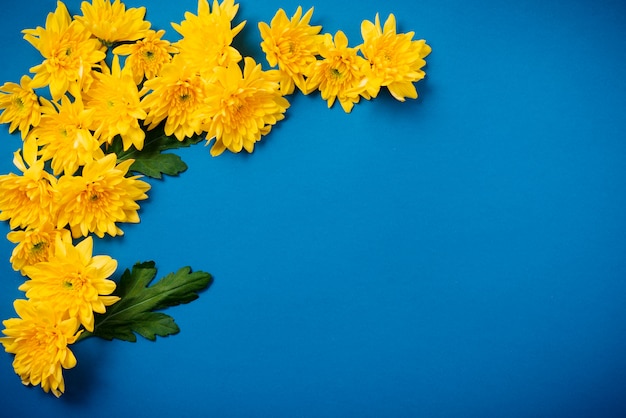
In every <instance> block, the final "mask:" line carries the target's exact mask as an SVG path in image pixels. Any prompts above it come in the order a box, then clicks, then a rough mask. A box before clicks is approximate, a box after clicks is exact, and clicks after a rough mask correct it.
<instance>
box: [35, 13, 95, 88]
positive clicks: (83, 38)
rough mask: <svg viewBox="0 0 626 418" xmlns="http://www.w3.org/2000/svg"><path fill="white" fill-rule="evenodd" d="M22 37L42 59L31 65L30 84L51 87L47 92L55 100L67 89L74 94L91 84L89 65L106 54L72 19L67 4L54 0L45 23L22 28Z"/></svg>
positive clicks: (36, 86) (37, 86)
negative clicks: (37, 51)
mask: <svg viewBox="0 0 626 418" xmlns="http://www.w3.org/2000/svg"><path fill="white" fill-rule="evenodd" d="M23 33H24V39H26V40H27V41H28V42H30V43H31V44H32V45H33V46H34V47H35V48H37V50H39V52H40V53H41V55H43V57H44V58H45V60H44V61H43V63H41V64H40V65H36V66H35V67H33V68H31V69H30V71H31V72H32V73H35V77H34V78H33V81H32V83H31V87H33V88H39V87H44V86H49V87H50V94H51V95H52V98H53V99H54V100H58V99H60V98H61V96H63V95H64V94H65V93H66V92H67V91H69V92H70V93H72V95H73V96H76V95H78V94H80V93H79V92H80V90H81V89H82V90H87V89H88V88H89V85H90V84H91V81H92V77H91V72H92V68H98V63H99V62H100V61H102V60H103V59H104V57H105V53H104V52H103V51H104V49H103V48H104V47H103V46H102V45H101V44H100V42H99V41H98V40H97V39H94V38H92V37H91V33H90V32H89V31H87V30H86V29H85V27H84V26H83V25H82V24H80V23H79V22H77V21H72V18H71V17H70V14H69V12H68V11H67V8H66V7H65V5H64V4H63V3H62V2H60V1H59V2H57V8H56V11H55V12H54V13H49V14H48V18H47V19H46V27H45V28H42V27H37V28H36V29H25V30H24V31H23Z"/></svg>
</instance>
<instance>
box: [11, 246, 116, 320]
mask: <svg viewBox="0 0 626 418" xmlns="http://www.w3.org/2000/svg"><path fill="white" fill-rule="evenodd" d="M92 252H93V239H92V238H91V237H87V238H85V239H84V240H82V241H81V242H79V243H78V244H76V246H73V245H72V243H71V242H64V241H63V240H61V238H57V240H56V241H55V252H54V256H52V257H51V258H50V259H49V260H48V261H43V262H41V263H37V264H35V265H33V266H26V267H24V272H25V273H26V275H27V276H28V277H30V280H27V281H25V282H24V283H23V284H22V285H21V286H20V287H19V289H20V290H22V291H24V292H26V297H27V298H29V299H30V300H32V301H33V302H45V303H47V304H50V305H51V306H52V307H53V308H54V309H55V310H57V311H59V312H60V313H61V314H66V315H67V316H69V317H70V318H78V320H79V321H80V323H81V324H82V325H83V326H84V327H85V329H86V330H87V331H90V332H91V331H93V327H94V316H93V313H94V312H97V313H104V312H106V307H107V306H110V305H112V304H114V303H115V302H117V301H118V300H119V298H118V297H117V296H109V295H110V294H111V293H112V292H113V291H114V290H115V282H114V281H112V280H108V277H109V276H111V275H112V274H113V273H114V272H115V269H116V268H117V261H115V260H114V259H112V258H111V257H109V256H108V255H96V256H92Z"/></svg>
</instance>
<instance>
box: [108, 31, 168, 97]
mask: <svg viewBox="0 0 626 418" xmlns="http://www.w3.org/2000/svg"><path fill="white" fill-rule="evenodd" d="M163 35H165V31H164V30H160V31H158V32H155V31H153V30H149V31H148V32H147V33H146V36H145V37H144V38H143V39H139V40H138V41H137V42H135V43H134V44H125V45H120V46H117V47H115V48H114V49H113V53H114V54H119V55H128V57H127V58H126V61H125V62H124V67H130V68H131V70H132V72H133V78H134V80H135V84H137V85H139V84H140V83H141V82H142V81H143V79H144V77H145V78H147V79H148V80H150V79H151V78H154V77H156V76H157V75H159V73H160V72H161V68H162V67H163V66H164V65H165V64H167V63H168V62H170V61H171V60H172V55H171V54H175V53H177V52H178V49H177V48H175V47H173V46H172V45H171V44H170V42H169V41H167V40H165V39H161V38H162V37H163Z"/></svg>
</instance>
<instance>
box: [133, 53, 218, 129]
mask: <svg viewBox="0 0 626 418" xmlns="http://www.w3.org/2000/svg"><path fill="white" fill-rule="evenodd" d="M179 57H180V55H177V56H176V57H175V58H174V59H173V60H172V62H171V63H169V64H167V65H165V66H164V67H163V69H162V70H161V74H160V75H159V76H158V77H155V78H153V79H151V80H147V81H146V82H145V83H144V85H143V90H142V92H141V94H145V93H147V92H148V91H150V92H149V93H148V94H146V95H145V96H144V97H143V99H142V100H141V104H142V106H143V107H144V109H146V110H147V111H148V116H147V117H146V120H145V121H144V123H145V125H148V129H153V128H155V127H156V126H157V125H159V123H161V122H162V121H163V120H165V134H166V135H168V136H171V135H174V136H175V137H176V138H177V139H178V140H179V141H182V140H184V139H185V138H186V137H191V136H193V135H194V134H200V133H202V123H203V121H204V119H205V118H206V115H205V113H206V112H205V107H206V88H207V80H206V79H205V78H204V77H202V76H200V75H199V74H198V73H197V72H196V71H195V70H194V69H193V68H191V67H189V66H186V65H184V64H183V63H182V62H180V61H179Z"/></svg>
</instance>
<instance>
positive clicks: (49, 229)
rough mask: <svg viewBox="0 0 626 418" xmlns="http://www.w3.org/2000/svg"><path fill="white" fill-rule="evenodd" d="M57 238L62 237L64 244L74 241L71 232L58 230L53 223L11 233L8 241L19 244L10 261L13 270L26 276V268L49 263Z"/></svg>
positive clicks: (8, 235)
mask: <svg viewBox="0 0 626 418" xmlns="http://www.w3.org/2000/svg"><path fill="white" fill-rule="evenodd" d="M57 237H60V238H61V239H62V240H63V241H64V242H71V241H72V235H71V234H70V231H69V230H67V229H57V228H56V227H55V226H54V224H53V223H52V222H47V223H44V224H42V225H40V226H37V227H34V228H28V229H26V230H19V231H11V232H9V233H8V234H7V239H8V240H9V241H11V242H12V243H14V244H17V245H16V246H15V248H14V249H13V253H12V254H11V258H10V260H9V261H10V262H11V265H12V266H13V270H17V271H20V272H21V273H22V274H24V271H23V269H24V267H25V266H32V265H33V264H37V263H40V262H42V261H48V259H50V257H52V256H53V255H54V249H55V245H54V243H55V241H56V239H57Z"/></svg>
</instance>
